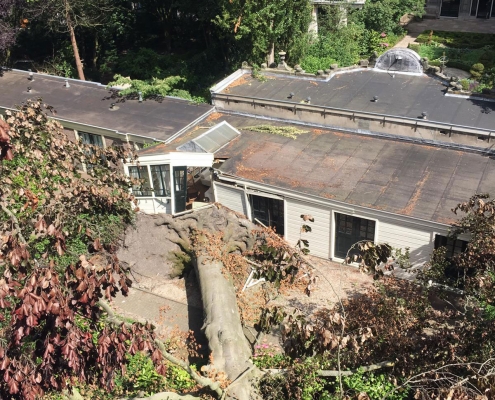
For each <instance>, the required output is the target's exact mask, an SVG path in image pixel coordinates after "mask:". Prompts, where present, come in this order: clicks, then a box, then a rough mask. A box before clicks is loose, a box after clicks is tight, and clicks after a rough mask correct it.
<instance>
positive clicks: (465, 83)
mask: <svg viewBox="0 0 495 400" xmlns="http://www.w3.org/2000/svg"><path fill="white" fill-rule="evenodd" d="M459 83H460V84H461V85H462V90H469V80H468V79H461V80H460V81H459Z"/></svg>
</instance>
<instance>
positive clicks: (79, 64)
mask: <svg viewBox="0 0 495 400" xmlns="http://www.w3.org/2000/svg"><path fill="white" fill-rule="evenodd" d="M67 26H68V28H69V34H70V42H71V43H72V50H73V51H74V59H75V60H76V68H77V74H78V75H79V79H80V80H82V81H85V80H86V78H85V77H84V70H83V65H82V62H81V57H80V56H79V49H78V48H77V41H76V34H75V32H74V27H73V26H72V23H71V22H70V20H67Z"/></svg>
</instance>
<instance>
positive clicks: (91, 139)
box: [78, 132, 103, 147]
mask: <svg viewBox="0 0 495 400" xmlns="http://www.w3.org/2000/svg"><path fill="white" fill-rule="evenodd" d="M78 134H79V137H80V138H81V141H82V142H83V143H84V144H90V145H92V146H98V147H103V139H102V138H101V135H94V134H92V133H87V132H78Z"/></svg>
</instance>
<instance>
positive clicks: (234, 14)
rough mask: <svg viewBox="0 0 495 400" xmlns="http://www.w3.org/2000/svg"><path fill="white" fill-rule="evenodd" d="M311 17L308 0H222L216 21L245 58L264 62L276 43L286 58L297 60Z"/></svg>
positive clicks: (305, 38)
mask: <svg viewBox="0 0 495 400" xmlns="http://www.w3.org/2000/svg"><path fill="white" fill-rule="evenodd" d="M310 20H311V8H310V4H309V1H307V0H256V1H229V0H222V1H221V2H220V11H219V14H218V15H217V16H216V17H215V19H214V23H215V24H216V25H217V26H218V28H219V29H220V32H221V36H222V38H223V39H224V40H226V41H227V42H226V43H229V44H231V45H232V46H234V48H235V49H237V50H236V51H237V52H239V55H241V57H246V59H245V60H246V61H251V62H254V63H257V64H260V63H262V62H265V61H266V57H267V55H268V53H269V52H270V50H271V46H272V45H275V48H276V51H281V50H284V51H286V52H287V59H288V60H291V61H292V62H294V63H295V62H297V60H299V58H300V57H301V55H302V48H303V47H304V44H305V43H306V41H307V34H306V32H307V31H308V26H309V22H310ZM240 61H242V59H240V60H239V59H238V58H237V62H240Z"/></svg>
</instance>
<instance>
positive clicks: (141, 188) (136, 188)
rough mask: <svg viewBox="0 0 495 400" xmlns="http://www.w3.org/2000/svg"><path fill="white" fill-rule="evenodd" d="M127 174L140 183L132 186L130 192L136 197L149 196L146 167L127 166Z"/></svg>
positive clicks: (148, 180)
mask: <svg viewBox="0 0 495 400" xmlns="http://www.w3.org/2000/svg"><path fill="white" fill-rule="evenodd" d="M129 175H130V176H131V178H134V179H139V180H141V183H138V184H137V185H133V186H132V194H133V195H134V196H136V197H143V196H151V195H152V194H151V190H150V187H151V186H150V179H149V175H148V167H146V166H145V167H135V166H130V167H129Z"/></svg>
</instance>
